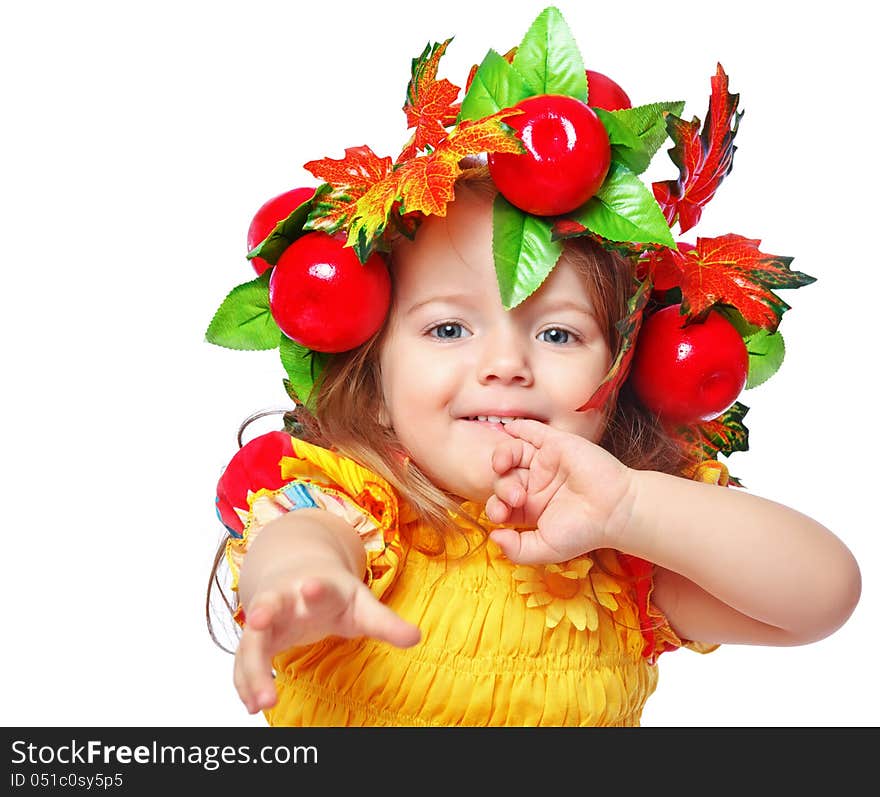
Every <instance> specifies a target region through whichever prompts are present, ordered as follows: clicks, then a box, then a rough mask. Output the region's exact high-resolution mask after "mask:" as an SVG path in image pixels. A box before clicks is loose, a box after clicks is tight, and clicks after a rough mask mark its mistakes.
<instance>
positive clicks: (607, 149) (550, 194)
mask: <svg viewBox="0 0 880 797" xmlns="http://www.w3.org/2000/svg"><path fill="white" fill-rule="evenodd" d="M515 107H516V108H518V109H520V110H522V112H523V113H521V114H518V115H516V116H511V117H509V118H508V119H506V120H505V123H506V124H508V125H510V127H512V128H514V130H516V131H517V132H516V136H517V138H519V139H520V141H522V143H523V146H524V147H525V152H523V153H506V152H505V153H501V152H495V153H490V154H489V156H488V162H489V173H490V174H491V176H492V180H493V181H494V182H495V185H496V186H497V187H498V190H499V191H500V192H501V194H502V195H503V196H504V198H505V199H507V201H508V202H510V203H511V204H512V205H516V206H517V207H518V208H520V209H521V210H524V211H526V212H527V213H533V214H535V215H537V216H556V215H559V214H561V213H567V212H569V211H571V210H574V209H575V208H578V207H580V206H581V205H583V204H584V202H586V201H587V200H588V199H589V198H590V197H591V196H593V195H594V194H595V193H596V192H597V191H598V190H599V188H600V187H601V185H602V182H603V180H604V179H605V175H606V174H607V173H608V168H609V166H610V165H611V145H610V144H609V142H608V133H607V132H606V131H605V127H604V126H603V124H602V122H601V121H600V120H599V117H598V116H597V115H596V112H595V111H594V110H593V109H592V108H590V107H589V106H588V105H587V104H586V103H584V102H581V101H580V100H577V99H575V98H574V97H567V96H564V95H561V94H540V95H537V96H535V97H528V98H526V99H524V100H522V101H521V102H519V103H517V104H516V106H515Z"/></svg>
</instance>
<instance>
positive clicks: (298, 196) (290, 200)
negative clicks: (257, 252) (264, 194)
mask: <svg viewBox="0 0 880 797" xmlns="http://www.w3.org/2000/svg"><path fill="white" fill-rule="evenodd" d="M314 193H315V189H314V188H293V189H291V190H290V191H285V192H284V193H283V194H279V195H278V196H274V197H272V198H271V199H268V200H266V201H265V202H264V203H263V204H262V205H261V206H260V208H259V210H257V212H256V213H255V214H254V217H253V219H251V223H250V226H249V227H248V232H247V250H248V252H250V251H251V250H252V249H253V248H254V247H255V246H257V245H258V244H261V243H262V242H263V240H264V239H265V238H266V236H267V235H268V234H269V233H270V232H272V230H273V229H274V228H275V225H276V224H278V222H279V221H282V220H283V219H286V218H287V217H288V216H289V215H290V214H291V213H292V212H293V211H294V210H296V209H297V208H298V207H299V206H300V205H301V204H302V203H303V202H305V201H306V200H309V199H311V198H312V196H313V195H314ZM251 265H252V266H253V267H254V271H256V272H257V274H262V273H263V272H264V271H265V270H266V269H267V268H269V264H268V263H267V262H266V261H265V260H263V258H262V257H253V258H251Z"/></svg>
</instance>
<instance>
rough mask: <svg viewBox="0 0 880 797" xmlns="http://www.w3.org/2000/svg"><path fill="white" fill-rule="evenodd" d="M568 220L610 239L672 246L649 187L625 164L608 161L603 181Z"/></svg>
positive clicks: (670, 233)
mask: <svg viewBox="0 0 880 797" xmlns="http://www.w3.org/2000/svg"><path fill="white" fill-rule="evenodd" d="M566 215H567V217H568V218H569V219H571V220H572V221H575V222H577V223H579V224H582V225H583V226H584V227H586V228H587V229H588V230H590V231H591V232H594V233H595V234H596V235H600V236H602V237H603V238H608V239H609V240H611V241H631V242H633V243H643V244H662V245H663V246H668V247H670V248H671V249H675V248H676V245H675V241H674V239H673V237H672V232H671V231H670V229H669V225H668V224H667V223H666V219H665V218H664V217H663V211H661V210H660V206H659V205H658V204H657V200H656V199H654V195H653V194H652V193H651V191H650V189H649V188H648V187H647V186H646V185H645V184H644V183H643V182H642V181H641V180H640V179H639V178H638V177H637V176H636V175H635V174H633V173H632V172H631V171H630V170H629V169H627V167H626V166H623V165H622V164H620V163H615V162H612V163H611V168H610V169H609V170H608V175H607V176H606V177H605V182H604V183H602V187H601V188H600V189H599V191H598V192H597V193H596V195H595V196H594V197H593V198H592V199H590V200H588V201H587V202H586V204H584V205H582V206H581V207H580V208H578V209H577V210H575V211H574V212H572V213H569V214H566Z"/></svg>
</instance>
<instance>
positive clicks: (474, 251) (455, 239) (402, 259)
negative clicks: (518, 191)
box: [393, 191, 495, 294]
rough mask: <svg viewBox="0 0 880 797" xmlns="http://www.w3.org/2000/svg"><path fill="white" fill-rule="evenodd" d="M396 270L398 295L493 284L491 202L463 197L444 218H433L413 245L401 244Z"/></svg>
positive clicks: (471, 195)
mask: <svg viewBox="0 0 880 797" xmlns="http://www.w3.org/2000/svg"><path fill="white" fill-rule="evenodd" d="M393 268H394V275H395V283H396V287H397V289H398V293H399V294H400V293H402V292H409V291H413V290H421V289H422V288H425V287H430V286H433V285H447V286H449V285H455V286H457V287H459V288H461V289H464V288H466V287H467V286H468V285H469V284H471V283H472V282H473V281H474V280H478V281H482V280H487V279H490V278H491V279H492V280H494V279H495V266H494V257H493V254H492V201H491V199H490V198H487V197H482V196H479V195H476V194H474V193H473V192H471V191H460V192H459V193H458V194H457V195H456V199H455V201H454V202H452V203H451V204H450V205H449V207H448V210H447V214H446V216H429V217H428V218H427V219H425V221H424V222H423V223H422V225H421V227H419V230H418V232H417V233H416V236H415V239H414V240H412V241H410V240H407V239H403V240H402V241H401V242H400V244H399V245H398V246H397V247H395V250H394V259H393Z"/></svg>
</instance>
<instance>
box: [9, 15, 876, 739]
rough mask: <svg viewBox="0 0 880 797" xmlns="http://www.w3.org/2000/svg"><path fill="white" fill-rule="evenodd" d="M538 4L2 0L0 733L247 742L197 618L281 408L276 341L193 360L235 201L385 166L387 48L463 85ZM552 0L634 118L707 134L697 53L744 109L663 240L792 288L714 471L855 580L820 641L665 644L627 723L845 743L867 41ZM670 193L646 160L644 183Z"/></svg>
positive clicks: (399, 59) (871, 626)
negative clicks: (822, 733) (810, 532)
mask: <svg viewBox="0 0 880 797" xmlns="http://www.w3.org/2000/svg"><path fill="white" fill-rule="evenodd" d="M542 7H543V6H542V4H541V3H538V2H520V1H519V0H508V2H503V3H502V2H485V1H482V2H480V3H475V2H473V0H467V2H458V0H456V1H455V2H443V3H436V4H429V3H414V2H413V3H410V2H406V3H404V2H375V1H374V2H339V0H337V2H334V3H310V4H300V3H294V2H293V0H289V1H288V2H268V1H261V0H251V1H250V2H248V3H241V2H220V1H219V0H214V1H213V2H183V1H182V0H176V2H165V1H164V0H152V2H142V3H137V2H94V1H93V0H81V1H80V2H77V3H67V2H38V1H37V0H34V1H33V2H28V3H15V4H12V3H7V4H5V5H4V10H3V12H2V17H0V74H2V76H3V77H2V87H0V92H2V108H3V112H2V113H3V122H2V127H0V136H2V147H0V159H2V173H0V203H2V204H0V235H2V268H3V270H2V281H0V286H2V287H0V291H2V293H0V295H2V312H0V324H2V357H3V374H4V379H3V382H4V387H3V389H2V391H0V402H2V420H3V425H4V428H3V430H2V434H0V445H2V452H3V456H2V465H0V467H2V478H0V490H2V506H3V509H4V512H5V516H6V521H5V523H4V528H3V534H4V538H5V541H4V545H3V562H2V573H3V587H4V590H3V591H4V598H5V601H4V603H5V609H4V622H3V631H4V642H3V653H2V656H0V684H2V686H0V689H2V695H0V699H2V722H3V724H4V725H8V726H17V725H23V726H40V725H61V726H64V725H92V726H97V725H114V726H183V725H231V726H244V725H263V724H264V721H263V719H262V717H261V716H256V717H250V716H249V715H248V714H247V713H246V712H245V711H244V709H243V708H242V707H241V706H240V704H239V702H238V700H237V697H236V695H235V692H234V689H233V686H232V682H231V665H232V657H231V656H229V655H228V654H226V653H224V652H222V651H221V650H220V649H218V648H217V647H215V646H214V644H213V643H212V642H211V641H210V639H209V637H208V634H207V632H206V630H205V624H204V615H203V606H204V589H205V585H206V582H207V575H208V568H209V564H210V561H211V559H212V556H213V552H214V549H215V546H216V544H217V542H218V540H219V539H220V532H221V528H220V526H219V523H218V522H217V521H216V519H215V516H214V507H213V498H214V487H215V484H216V481H217V478H218V476H219V474H220V470H221V468H222V467H223V465H224V464H225V462H226V461H227V460H228V458H229V457H230V456H231V455H232V454H233V453H234V451H235V450H236V447H237V445H236V439H235V435H236V431H237V427H238V424H239V422H240V421H241V420H242V419H243V418H244V417H245V416H246V415H247V414H248V413H250V412H251V411H253V410H256V409H261V408H264V407H271V406H280V405H284V404H285V403H286V397H285V395H284V391H283V387H282V382H281V380H282V375H283V374H282V370H281V366H280V363H279V362H278V361H277V355H276V353H275V352H261V353H244V352H235V351H229V350H226V349H221V348H218V347H215V346H211V345H209V344H208V343H206V342H204V331H205V328H206V326H207V324H208V322H209V321H210V319H211V316H212V314H213V312H214V310H215V309H216V308H217V306H218V305H219V304H220V302H221V301H222V299H223V297H224V296H225V295H226V292H227V291H228V290H229V289H231V288H232V287H233V286H234V285H236V284H238V283H240V282H245V281H247V280H249V279H251V278H252V277H253V272H252V270H251V266H250V265H249V263H248V262H247V261H246V260H245V248H246V246H245V235H246V230H247V225H248V223H249V221H250V218H251V216H252V214H253V212H254V211H255V210H256V208H257V207H258V206H259V205H260V204H261V203H262V202H263V201H264V200H265V199H268V198H269V197H271V196H274V195H275V194H278V193H280V192H281V191H284V190H287V189H288V188H291V187H293V186H295V185H314V184H315V180H314V178H312V177H311V175H309V174H308V173H307V172H305V171H304V170H303V169H302V168H301V164H303V163H305V162H306V161H308V160H311V159H313V158H319V157H323V156H331V157H336V158H339V157H342V154H343V149H344V148H345V147H348V146H356V145H362V144H369V145H370V146H371V147H372V148H373V149H374V150H375V151H376V152H378V153H379V154H383V155H392V156H394V155H396V154H397V152H398V151H399V150H400V148H401V147H402V146H403V144H404V143H405V141H406V138H407V133H406V130H405V120H404V116H403V114H402V113H401V112H400V110H399V109H400V107H401V105H402V104H403V100H404V91H405V88H406V83H407V80H408V78H409V67H410V60H411V58H413V57H414V56H416V55H418V54H419V53H420V52H421V50H422V48H423V47H424V46H425V45H426V44H427V43H428V42H435V41H442V40H443V39H445V38H447V37H449V36H452V35H455V39H454V41H453V42H452V44H451V45H450V48H449V50H448V52H447V56H446V58H445V59H444V61H443V62H442V63H441V69H440V76H441V77H448V78H449V79H451V80H452V81H453V82H455V83H457V84H458V85H463V82H464V79H465V76H466V74H467V70H468V68H469V67H470V65H471V64H472V63H475V62H478V61H480V60H481V59H482V57H483V55H484V54H485V52H486V50H487V49H488V48H489V47H493V48H495V49H497V50H499V51H502V52H503V51H505V50H506V49H508V48H509V47H511V46H513V45H515V44H517V43H518V42H519V40H520V38H521V37H522V35H523V34H524V33H525V31H526V29H527V28H528V26H529V24H530V23H531V21H532V20H533V19H534V17H535V16H537V14H538V13H539V12H540V10H541V8H542ZM559 7H560V8H561V10H562V11H563V13H564V15H565V17H566V19H567V21H568V22H569V24H570V26H571V28H572V29H573V31H574V33H575V36H576V37H577V39H578V42H579V45H580V48H581V50H582V53H583V55H584V59H585V61H586V63H587V65H588V66H591V67H594V68H596V69H598V70H599V71H603V72H606V73H607V74H609V75H611V76H613V77H615V79H616V80H617V81H618V82H619V83H621V84H622V85H623V86H624V87H625V88H626V89H627V90H628V92H629V94H630V96H631V98H632V100H633V102H634V103H635V104H642V103H646V102H653V101H658V100H676V99H682V100H685V101H686V106H685V116H686V117H687V118H690V117H692V116H698V117H700V118H701V119H704V118H705V114H706V107H707V102H708V97H709V79H710V77H711V75H712V74H713V73H714V72H715V66H716V63H717V62H719V61H720V62H721V63H722V65H723V66H724V68H725V69H726V71H727V72H728V74H729V75H730V78H731V90H732V91H734V92H739V93H740V94H741V106H740V107H741V108H743V109H744V110H745V117H744V119H743V121H742V124H741V127H740V132H739V135H738V137H737V141H736V143H737V145H738V148H739V149H738V152H737V153H736V157H735V160H734V170H733V172H732V174H731V175H730V176H729V177H728V179H727V181H726V182H725V183H724V184H723V185H722V187H721V189H720V191H719V193H718V195H717V196H716V198H715V200H714V201H713V202H712V203H711V204H710V205H709V206H708V208H707V209H706V211H705V214H704V217H703V221H702V222H701V224H700V225H699V226H698V228H697V229H696V230H695V231H692V233H689V234H688V235H687V236H685V237H686V238H687V239H689V240H692V235H694V234H696V233H697V232H699V234H701V235H706V236H712V235H720V234H723V233H727V232H736V233H739V234H742V235H747V236H749V237H753V238H760V239H762V241H763V244H762V248H763V249H764V251H768V252H772V253H778V254H784V255H791V256H794V257H795V261H794V264H793V267H794V268H796V269H798V270H801V271H805V272H807V273H809V274H811V275H813V276H815V277H817V278H818V280H819V281H818V282H817V283H816V284H815V285H812V286H808V287H805V288H801V289H799V290H797V291H787V292H784V293H783V296H784V298H785V299H787V300H788V302H789V304H791V305H792V307H793V309H792V310H791V311H790V312H789V313H788V314H786V316H785V317H784V320H783V323H782V327H781V330H782V332H783V333H784V334H785V336H786V339H787V341H788V344H789V354H788V357H787V359H786V362H785V363H784V365H783V367H782V370H781V371H780V372H779V373H778V374H777V375H776V376H775V377H774V378H773V379H772V380H771V382H770V383H768V384H767V385H765V386H764V387H761V388H757V389H755V390H753V391H749V392H748V393H746V394H745V395H744V396H743V397H742V400H743V401H744V403H746V404H748V405H749V406H750V407H751V408H752V409H751V411H750V413H749V415H748V417H747V419H746V421H747V425H748V427H749V428H750V430H751V448H752V450H751V451H750V452H749V453H746V454H735V455H734V457H732V458H731V460H730V463H729V464H730V466H731V469H732V471H733V472H734V473H735V474H737V475H738V476H740V478H741V479H742V480H743V481H744V482H745V484H746V485H747V486H748V488H749V489H751V490H752V491H754V492H756V493H758V494H761V495H766V496H768V497H772V498H774V499H776V500H778V501H780V502H782V503H786V504H789V505H791V506H794V507H797V508H798V509H800V510H802V511H803V512H806V513H807V514H810V515H812V516H813V517H815V518H817V519H818V520H820V521H821V522H823V523H825V524H826V525H827V526H828V527H829V528H831V529H832V530H833V531H834V532H835V533H837V534H838V535H839V536H840V537H841V538H842V539H843V540H844V541H845V542H846V543H847V545H849V547H850V548H851V549H852V551H853V552H854V553H855V555H856V557H857V558H858V560H859V562H860V564H861V567H862V574H863V580H864V586H863V593H862V600H861V603H860V604H859V606H858V607H857V609H856V611H855V613H854V614H853V615H852V617H851V619H850V620H849V622H848V623H847V624H846V625H844V627H843V628H842V629H841V630H840V631H838V632H837V633H836V634H834V635H833V636H831V637H829V638H827V639H825V640H823V641H820V642H818V643H815V644H812V645H808V646H804V647H798V648H755V647H735V646H729V647H726V648H722V649H720V650H719V651H717V652H715V653H713V654H711V655H709V656H699V655H697V654H694V653H691V652H689V651H680V652H677V653H674V654H667V655H665V656H664V657H663V658H662V659H661V661H660V669H661V673H660V686H659V689H658V691H657V693H656V694H655V696H654V697H653V698H651V700H650V701H649V702H648V706H647V708H646V710H645V713H644V717H643V722H644V724H645V725H646V726H694V725H696V726H734V725H760V726H778V725H791V726H795V725H820V726H839V725H873V724H874V723H875V722H876V717H877V712H878V709H880V701H878V698H877V689H876V677H877V676H876V666H877V665H876V662H877V654H878V641H877V637H878V633H880V627H878V603H880V598H878V591H877V576H878V559H880V556H878V554H880V550H878V531H880V530H878V523H877V514H876V496H877V486H876V485H877V467H876V461H875V455H874V444H873V435H874V434H875V429H876V425H877V413H876V409H875V408H874V401H875V399H876V382H875V378H874V373H873V372H874V371H876V368H877V354H876V351H877V343H878V338H877V331H876V329H877V327H876V324H877V318H876V316H877V313H876V308H875V306H874V303H875V301H876V290H875V289H874V288H873V287H872V286H874V284H875V280H876V276H875V271H876V267H877V264H876V262H875V260H876V255H875V252H876V247H875V245H874V243H873V240H872V235H873V234H874V232H875V231H876V229H877V225H876V209H877V202H876V195H877V185H878V180H877V177H878V174H877V160H878V157H877V152H878V147H877V130H878V128H880V125H878V118H877V103H876V99H875V94H876V93H875V87H876V83H877V69H876V66H875V63H876V60H875V57H876V54H875V48H876V44H875V42H874V41H872V38H871V36H870V33H869V31H870V30H872V29H873V26H872V25H871V24H870V23H869V22H868V21H867V20H866V19H864V18H862V17H861V16H860V11H859V10H860V9H861V8H862V4H859V3H856V2H850V0H844V1H843V2H837V3H834V4H823V5H821V6H819V5H818V4H816V5H814V4H800V3H795V2H777V3H767V2H760V3H752V2H739V3H737V4H735V5H731V4H729V3H718V4H713V3H706V2H705V0H697V1H696V2H694V1H691V0H682V1H681V2H678V3H676V4H674V5H673V4H658V3H656V2H653V0H651V2H641V1H639V2H634V0H630V1H629V2H627V3H612V2H586V1H584V2H581V1H580V0H579V1H578V2H574V0H571V1H570V2H562V3H560V4H559ZM674 175H675V169H674V167H673V166H672V163H671V161H669V160H668V159H667V158H666V156H665V155H664V154H663V153H662V152H661V153H660V154H658V156H657V158H656V159H655V164H654V165H653V166H652V168H651V171H650V172H649V173H648V175H646V179H647V178H653V179H665V178H669V177H673V176H674ZM264 428H266V429H268V428H272V427H271V425H270V426H266V427H264ZM671 531H674V530H671ZM754 556H755V557H760V556H761V551H760V550H755V551H754ZM783 565H784V563H783ZM808 586H809V585H805V594H806V592H807V589H808Z"/></svg>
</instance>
